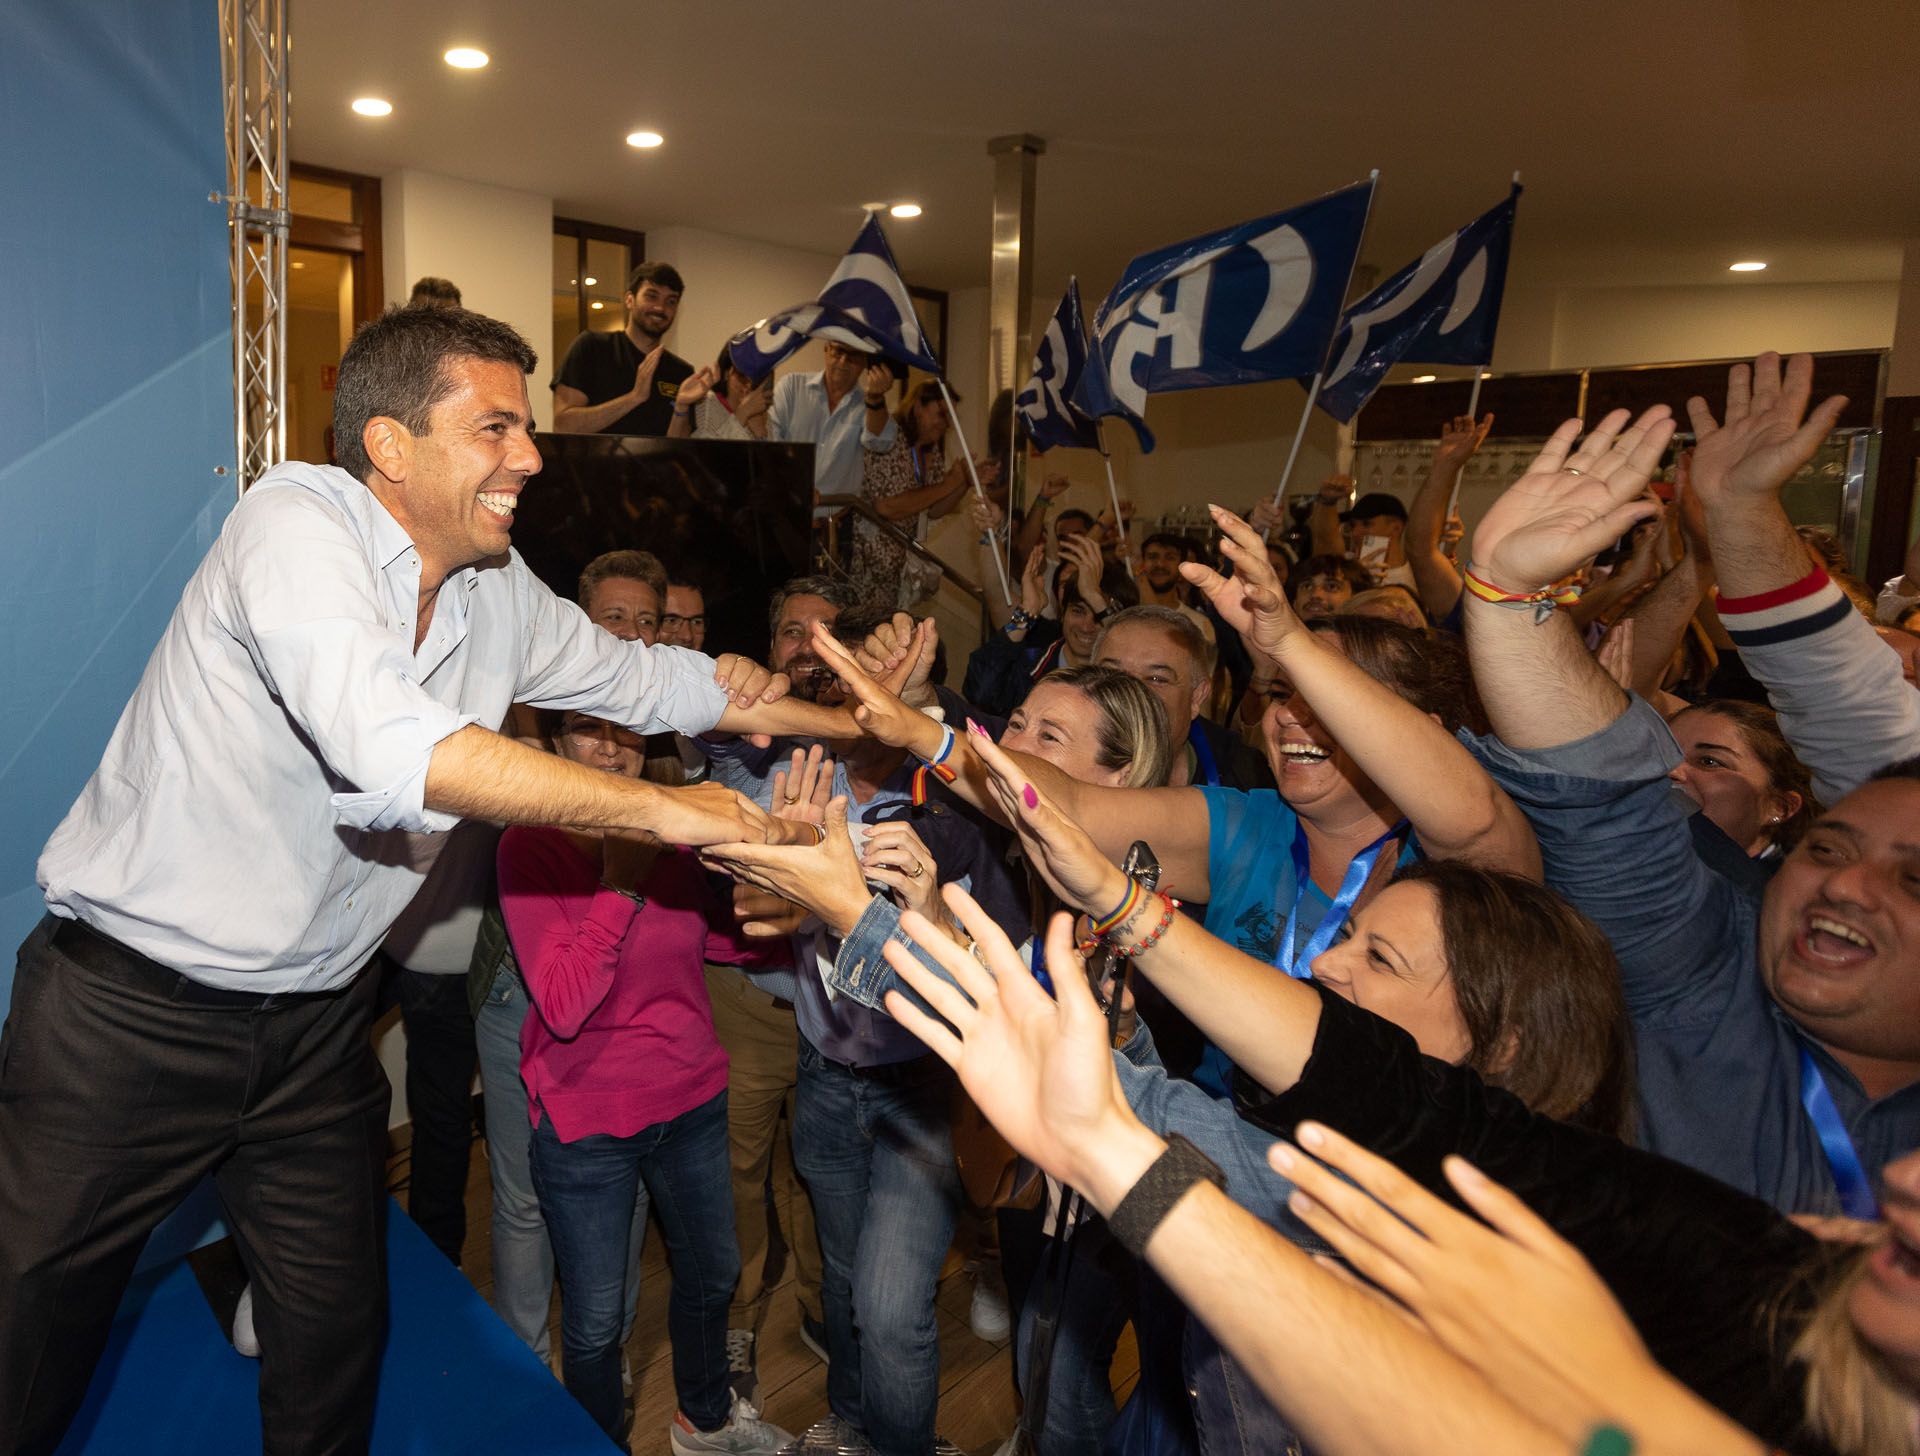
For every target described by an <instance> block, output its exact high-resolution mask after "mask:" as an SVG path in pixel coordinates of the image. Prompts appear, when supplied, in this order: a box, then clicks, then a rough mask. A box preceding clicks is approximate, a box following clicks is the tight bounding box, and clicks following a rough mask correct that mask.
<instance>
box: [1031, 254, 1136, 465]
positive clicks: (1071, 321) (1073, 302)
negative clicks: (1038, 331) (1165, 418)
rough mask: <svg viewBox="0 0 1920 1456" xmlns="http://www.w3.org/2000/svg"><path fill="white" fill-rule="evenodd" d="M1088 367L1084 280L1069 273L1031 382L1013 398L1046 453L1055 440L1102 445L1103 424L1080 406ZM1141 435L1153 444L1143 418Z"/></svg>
mask: <svg viewBox="0 0 1920 1456" xmlns="http://www.w3.org/2000/svg"><path fill="white" fill-rule="evenodd" d="M1086 367H1087V326H1086V324H1085V322H1084V321H1083V320H1082V319H1081V316H1080V280H1079V279H1078V278H1069V279H1068V280H1067V291H1066V292H1065V293H1063V294H1062V295H1061V296H1060V304H1059V307H1057V308H1055V309H1054V311H1053V317H1052V318H1050V319H1048V320H1047V328H1046V332H1045V333H1043V334H1042V335H1041V336H1040V342H1039V344H1038V345H1037V346H1036V347H1035V348H1034V351H1033V363H1032V365H1031V366H1030V372H1029V374H1028V378H1027V382H1026V384H1025V386H1024V387H1023V388H1022V389H1021V391H1020V392H1019V393H1018V394H1017V395H1015V396H1014V398H1013V407H1014V408H1015V409H1016V410H1018V411H1019V412H1020V418H1021V421H1022V422H1023V423H1024V424H1025V425H1026V427H1027V438H1028V439H1030V440H1031V441H1032V442H1033V448H1034V449H1036V450H1039V451H1042V452H1045V451H1047V450H1051V449H1052V448H1053V447H1054V446H1055V445H1066V446H1069V447H1072V448H1077V449H1082V450H1098V449H1101V448H1102V444H1101V440H1100V427H1099V425H1098V424H1096V423H1095V422H1094V421H1093V420H1090V419H1088V418H1087V417H1086V416H1085V415H1083V414H1081V413H1080V411H1079V410H1078V409H1076V408H1074V405H1073V392H1074V390H1075V389H1077V388H1079V385H1080V375H1081V373H1082V372H1083V371H1084V370H1085V369H1086ZM1130 423H1131V424H1132V425H1133V427H1134V429H1135V430H1136V431H1137V432H1138V433H1139V436H1140V448H1141V450H1142V451H1147V450H1151V449H1152V448H1153V436H1152V435H1151V434H1149V433H1148V431H1147V428H1146V426H1144V425H1143V424H1141V423H1140V422H1139V421H1138V420H1133V421H1130Z"/></svg>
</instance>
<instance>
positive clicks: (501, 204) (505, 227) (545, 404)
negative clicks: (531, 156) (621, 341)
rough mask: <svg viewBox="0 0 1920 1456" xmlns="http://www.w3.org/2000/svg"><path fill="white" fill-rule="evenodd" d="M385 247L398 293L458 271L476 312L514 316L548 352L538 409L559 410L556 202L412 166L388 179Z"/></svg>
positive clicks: (389, 281) (393, 292) (399, 296)
mask: <svg viewBox="0 0 1920 1456" xmlns="http://www.w3.org/2000/svg"><path fill="white" fill-rule="evenodd" d="M380 207H381V213H382V231H383V234H384V237H383V256H382V265H381V272H382V278H383V280H384V283H385V286H386V291H387V298H388V301H389V302H394V303H399V302H403V301H404V300H405V299H406V297H407V294H408V292H409V291H410V290H411V289H412V287H413V281H414V279H416V278H419V277H422V276H423V275H426V274H433V275H434V276H436V277H440V278H450V279H452V280H453V282H454V284H455V286H456V287H458V288H459V290H460V294H461V301H462V302H463V303H465V304H466V306H467V307H468V308H470V309H473V310H474V311H475V312H478V313H484V314H489V315H491V316H492V317H494V318H497V319H502V320H504V321H505V322H507V323H510V324H512V325H513V326H514V327H515V328H516V329H518V330H519V331H520V332H521V333H522V334H524V335H526V337H527V338H528V339H529V340H530V341H532V343H533V346H534V348H535V349H536V350H538V351H539V353H540V355H541V359H540V369H539V371H538V373H536V374H535V376H534V377H533V378H532V379H530V380H529V381H528V390H527V392H528V394H529V395H530V396H531V398H532V401H533V417H534V420H535V422H536V423H537V424H538V425H539V427H540V428H541V429H545V428H546V427H547V426H548V425H549V424H550V423H551V422H552V419H553V393H552V391H551V390H550V389H548V388H547V384H548V381H549V380H550V379H551V378H552V377H553V375H552V370H553V366H554V365H555V364H556V363H557V362H558V361H557V360H553V359H549V358H547V357H546V353H547V341H548V340H549V339H550V338H551V337H552V336H553V312H552V303H551V301H550V299H549V290H550V280H551V278H552V274H553V202H552V200H551V199H549V198H545V197H539V196H536V195H534V194H533V193H531V192H515V191H512V190H510V189H508V188H505V187H489V186H487V185H485V184H484V183H480V182H465V181H462V180H460V179H459V178H457V177H443V176H440V175H439V174H437V173H434V172H420V171H415V170H413V169H411V168H409V169H406V170H403V171H399V172H390V173H388V174H387V175H386V176H384V177H382V178H381V179H380Z"/></svg>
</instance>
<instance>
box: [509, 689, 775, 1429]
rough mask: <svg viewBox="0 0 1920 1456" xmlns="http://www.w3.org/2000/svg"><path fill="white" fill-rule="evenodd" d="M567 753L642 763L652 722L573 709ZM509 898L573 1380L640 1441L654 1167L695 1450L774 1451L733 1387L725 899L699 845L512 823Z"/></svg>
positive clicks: (536, 1158) (540, 1179) (563, 748)
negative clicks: (722, 1019)
mask: <svg viewBox="0 0 1920 1456" xmlns="http://www.w3.org/2000/svg"><path fill="white" fill-rule="evenodd" d="M554 747H555V751H556V752H558V753H559V754H560V755H561V756H562V757H565V758H570V759H572V760H573V761H575V762H576V763H581V764H585V765H587V766H588V767H590V768H597V769H600V770H603V771H604V772H607V773H620V774H625V775H626V776H628V777H629V778H637V777H639V774H640V767H641V763H642V761H643V754H644V751H645V746H644V743H643V740H642V739H641V738H640V736H639V735H638V734H635V733H631V732H629V731H627V730H626V729H624V728H619V727H617V726H615V725H614V724H611V723H607V722H603V721H602V720H600V719H598V718H590V717H587V716H586V715H584V714H579V713H569V714H567V715H566V717H565V718H564V719H563V720H562V721H561V725H560V731H559V733H558V734H557V735H556V736H555V739H554ZM499 867H500V908H501V911H502V913H503V915H504V916H505V919H506V923H507V930H508V933H509V934H510V935H511V936H512V939H513V948H514V954H515V956H516V957H517V958H518V960H519V962H520V969H521V974H522V975H523V976H524V978H525V980H526V983H527V993H528V996H529V998H530V999H531V1000H532V1002H533V1007H534V1012H535V1014H533V1015H530V1016H528V1017H527V1019H526V1022H525V1024H524V1026H523V1027H522V1028H521V1033H520V1072H521V1076H522V1078H523V1079H524V1080H525V1082H526V1085H527V1091H528V1099H529V1101H528V1114H529V1117H530V1118H531V1120H532V1123H533V1144H532V1150H531V1158H530V1161H531V1167H532V1173H533V1184H534V1189H535V1191H536V1192H537V1193H538V1195H539V1198H540V1207H541V1211H542V1213H543V1214H544V1215H545V1217H546V1221H547V1231H548V1234H549V1235H550V1237H551V1238H552V1241H553V1254H554V1263H555V1265H556V1267H557V1269H558V1272H559V1276H560V1293H561V1300H562V1313H561V1327H560V1338H561V1348H562V1354H563V1364H562V1372H563V1375H562V1378H563V1380H564V1381H565V1383H566V1387H567V1389H568V1391H569V1392H571V1393H572V1395H573V1396H574V1398H575V1399H577V1400H578V1401H579V1402H580V1403H581V1405H583V1406H584V1407H586V1409H587V1412H588V1413H589V1414H590V1415H591V1416H592V1417H593V1418H594V1419H595V1420H596V1421H597V1422H598V1423H599V1424H600V1427H601V1429H603V1430H604V1431H606V1433H607V1434H608V1435H609V1436H610V1437H612V1438H613V1439H614V1440H615V1441H617V1442H619V1443H620V1444H621V1445H622V1446H624V1445H625V1444H626V1429H625V1427H626V1417H625V1413H624V1409H623V1402H622V1398H621V1392H620V1326H621V1320H622V1314H623V1311H622V1307H621V1306H622V1291H623V1288H624V1283H625V1276H626V1261H627V1237H628V1228H629V1225H630V1223H631V1221H632V1217H633V1204H634V1197H635V1194H636V1192H637V1191H638V1184H639V1183H640V1182H641V1181H642V1180H644V1182H645V1183H646V1187H647V1192H648V1194H649V1196H650V1197H651V1199H652V1202H653V1209H654V1212H655V1214H656V1215H657V1216H658V1218H659V1220H660V1226H661V1231H662V1233H663V1234H664V1236H665V1238H666V1243H667V1259H668V1265H669V1267H670V1268H671V1270H672V1273H673V1295H672V1299H671V1301H670V1302H669V1304H668V1314H667V1324H668V1330H669V1333H670V1335H671V1337H672V1341H673V1380H674V1390H675V1394H676V1395H677V1396H678V1398H679V1403H680V1409H679V1412H678V1413H677V1415H676V1416H675V1418H674V1420H673V1423H672V1425H671V1427H670V1429H669V1436H670V1443H671V1447H672V1449H673V1451H674V1452H676V1453H679V1456H688V1453H694V1452H736V1453H739V1452H771V1451H774V1450H776V1449H778V1447H780V1446H781V1445H782V1444H784V1443H785V1442H786V1440H787V1434H786V1432H784V1431H782V1430H780V1429H779V1428H778V1427H776V1426H770V1425H767V1424H766V1423H765V1422H763V1421H760V1420H758V1419H757V1418H756V1415H755V1412H754V1411H753V1410H752V1408H751V1407H749V1406H746V1405H744V1404H737V1403H735V1401H734V1400H733V1398H732V1396H731V1393H730V1391H729V1389H728V1384H727V1353H726V1329H727V1303H728V1300H729V1299H730V1298H731V1296H732V1293H733V1287H734V1283H735V1282H736V1280H737V1279H738V1278H739V1274H740V1258H739V1253H738V1250H737V1247H736V1245H735V1242H734V1231H733V1197H732V1193H731V1189H730V1174H729V1168H728V1160H727V1056H726V1053H725V1052H724V1051H722V1050H721V1048H720V1044H719V1042H718V1041H717V1040H716V1039H715V1037H714V1033H713V1017H712V1013H711V1011H710V1009H709V1007H708V1003H707V991H706V983H705V980H704V977H703V972H702V969H701V964H702V953H703V950H704V948H705V946H706V941H707V936H708V933H709V932H708V922H707V913H708V908H709V905H710V896H709V894H708V891H707V886H706V880H705V877H704V874H703V872H702V870H701V869H700V866H699V865H698V863H697V862H696V861H695V860H694V858H693V857H692V856H691V855H689V854H687V853H685V852H683V851H680V850H676V849H671V848H665V847H662V846H660V845H658V844H651V843H640V842H637V841H634V840H630V839H623V838H619V837H617V836H612V835H609V836H606V837H604V838H603V837H601V836H598V835H592V834H580V833H575V832H573V831H570V830H564V829H551V828H527V827H522V828H514V829H509V830H508V831H507V832H506V833H505V834H504V835H503V836H502V837H501V840H500V852H499Z"/></svg>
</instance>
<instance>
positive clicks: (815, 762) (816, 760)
mask: <svg viewBox="0 0 1920 1456" xmlns="http://www.w3.org/2000/svg"><path fill="white" fill-rule="evenodd" d="M832 797H833V760H832V759H830V758H828V757H827V751H826V749H824V748H822V747H821V746H820V745H819V744H818V743H816V744H814V745H813V747H811V748H809V749H807V750H806V751H805V752H802V751H801V750H800V749H798V748H796V749H794V751H793V758H792V760H791V761H790V762H789V763H788V765H787V767H785V768H777V769H775V770H774V771H773V817H774V818H775V819H785V820H790V821H792V822H794V823H797V824H824V823H826V822H827V800H828V799H830V798H832ZM812 840H813V836H812V835H808V836H807V841H806V842H808V843H811V842H812Z"/></svg>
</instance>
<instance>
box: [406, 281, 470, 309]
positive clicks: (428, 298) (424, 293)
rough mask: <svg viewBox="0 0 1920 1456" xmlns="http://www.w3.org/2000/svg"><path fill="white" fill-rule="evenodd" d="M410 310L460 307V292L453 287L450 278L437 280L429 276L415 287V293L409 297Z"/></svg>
mask: <svg viewBox="0 0 1920 1456" xmlns="http://www.w3.org/2000/svg"><path fill="white" fill-rule="evenodd" d="M407 306H408V307H409V308H441V307H451V308H459V307H460V290H459V289H458V288H455V287H454V286H453V281H452V280H451V279H448V278H435V277H434V276H433V275H432V274H428V275H427V276H426V277H425V278H422V279H421V280H420V281H419V282H418V283H416V284H414V285H413V292H412V293H411V294H409V295H408V297H407Z"/></svg>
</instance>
